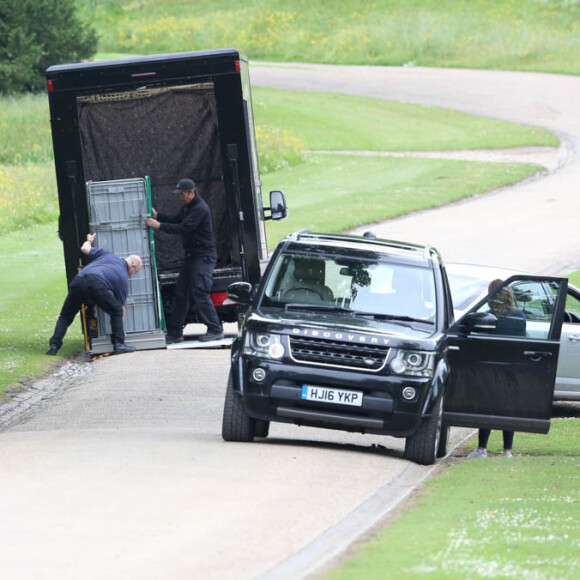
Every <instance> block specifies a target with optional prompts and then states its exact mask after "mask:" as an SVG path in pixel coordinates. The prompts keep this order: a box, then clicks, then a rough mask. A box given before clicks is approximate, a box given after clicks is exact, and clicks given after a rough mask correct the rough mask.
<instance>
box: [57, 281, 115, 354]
mask: <svg viewBox="0 0 580 580" xmlns="http://www.w3.org/2000/svg"><path fill="white" fill-rule="evenodd" d="M86 302H92V303H93V304H96V305H97V306H98V307H99V308H100V309H101V310H103V311H104V312H106V313H107V314H108V315H109V316H110V317H111V341H112V343H113V344H118V343H124V342H125V330H124V328H123V307H122V305H121V304H120V302H119V301H118V300H117V299H116V298H115V295H114V294H113V292H112V291H111V290H109V288H107V286H106V285H105V284H104V283H103V282H102V281H101V280H99V278H97V277H96V276H91V275H90V274H87V275H85V276H76V277H75V278H74V279H73V281H72V282H71V283H70V286H69V288H68V295H67V297H66V299H65V301H64V304H63V305H62V309H61V311H60V316H59V317H58V320H57V322H56V326H55V328H54V334H53V335H52V337H51V339H50V344H51V345H52V344H54V345H56V346H57V347H58V348H60V347H61V346H62V339H63V338H64V335H65V334H66V331H67V330H68V327H69V326H70V325H71V324H72V321H73V320H74V318H75V316H76V315H77V312H78V311H79V310H80V309H81V306H82V304H83V303H86Z"/></svg>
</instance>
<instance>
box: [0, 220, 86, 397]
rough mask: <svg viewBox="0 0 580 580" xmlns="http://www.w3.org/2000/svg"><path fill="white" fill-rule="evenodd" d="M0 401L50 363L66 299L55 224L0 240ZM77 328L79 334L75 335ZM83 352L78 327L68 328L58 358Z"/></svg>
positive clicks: (42, 370)
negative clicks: (52, 339) (51, 341)
mask: <svg viewBox="0 0 580 580" xmlns="http://www.w3.org/2000/svg"><path fill="white" fill-rule="evenodd" d="M0 262H1V263H2V268H3V270H4V272H5V275H4V276H3V277H1V278H0V295H1V296H2V301H1V302H0V397H1V396H2V395H3V394H4V393H5V392H6V389H7V388H8V387H9V386H11V385H18V383H19V381H22V380H26V379H27V378H30V377H33V376H37V375H38V374H41V373H43V372H44V371H46V370H47V369H48V368H50V366H51V365H52V364H54V361H55V359H54V357H48V356H46V355H45V354H44V353H45V352H46V349H47V348H48V339H49V338H50V336H51V335H52V331H53V329H54V324H55V322H56V318H57V316H58V313H59V310H60V307H61V305H62V302H63V300H64V298H65V296H66V278H65V273H64V267H63V257H62V245H61V242H60V240H59V239H58V238H57V235H56V224H55V223H50V224H46V225H41V226H33V227H29V228H27V229H26V230H24V231H20V232H13V233H11V234H8V235H5V236H2V237H0ZM75 329H77V330H78V332H75ZM82 349H83V341H82V335H81V334H80V326H79V325H78V324H77V323H76V322H75V323H74V324H73V326H71V328H70V330H69V333H68V334H67V337H66V339H65V344H64V346H63V348H62V349H61V351H59V358H61V357H60V353H62V354H63V355H65V356H66V355H68V354H72V353H74V352H78V351H80V350H82Z"/></svg>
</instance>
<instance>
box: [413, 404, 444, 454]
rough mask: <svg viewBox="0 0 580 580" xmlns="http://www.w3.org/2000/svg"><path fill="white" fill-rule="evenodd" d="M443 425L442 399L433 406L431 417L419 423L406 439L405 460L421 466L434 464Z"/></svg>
mask: <svg viewBox="0 0 580 580" xmlns="http://www.w3.org/2000/svg"><path fill="white" fill-rule="evenodd" d="M442 423H443V397H439V400H438V401H437V403H436V404H435V407H434V409H433V412H432V413H431V416H430V417H429V418H428V419H426V420H425V421H423V423H421V425H420V427H419V428H418V429H417V431H415V433H413V435H410V436H409V437H407V441H406V442H405V453H404V457H405V459H410V460H411V461H414V462H415V463H419V464H421V465H431V464H433V463H435V459H436V458H437V451H438V450H439V439H440V436H441V426H442Z"/></svg>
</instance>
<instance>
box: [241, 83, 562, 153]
mask: <svg viewBox="0 0 580 580" xmlns="http://www.w3.org/2000/svg"><path fill="white" fill-rule="evenodd" d="M252 101H253V105H254V113H255V117H256V119H258V120H259V121H260V122H264V123H266V124H267V125H271V126H276V127H281V128H285V129H291V130H292V131H293V132H294V133H296V134H297V135H299V136H300V137H302V138H303V139H304V140H305V142H306V146H307V147H308V148H309V149H330V150H336V151H365V150H367V151H437V150H453V149H488V148H490V149H501V148H507V147H523V146H528V145H547V146H552V147H557V146H558V145H559V140H558V138H557V137H556V136H555V135H554V134H552V133H550V132H549V131H546V130H545V129H538V128H535V127H528V126H526V125H517V124H514V123H507V122H505V121H495V120H492V119H485V118H483V117H477V116H474V115H468V114H467V113H459V112H457V111H450V110H448V109H442V108H440V107H426V106H423V105H412V104H408V103H398V102H395V101H385V100H383V99H374V98H369V97H355V96H350V95H339V94H336V93H313V92H307V91H283V90H280V89H269V88H268V89H266V88H262V87H253V88H252Z"/></svg>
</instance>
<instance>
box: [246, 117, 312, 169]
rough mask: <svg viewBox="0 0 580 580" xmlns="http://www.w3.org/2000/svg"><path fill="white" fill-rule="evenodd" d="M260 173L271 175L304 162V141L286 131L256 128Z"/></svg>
mask: <svg viewBox="0 0 580 580" xmlns="http://www.w3.org/2000/svg"><path fill="white" fill-rule="evenodd" d="M256 141H257V147H258V152H259V158H260V171H261V172H262V173H270V172H272V171H277V170H278V169H282V168H283V167H290V166H292V165H298V164H300V163H302V162H303V161H304V153H305V151H304V149H305V147H304V141H303V140H302V139H301V138H300V137H297V136H295V135H293V134H292V133H290V132H289V131H286V130H285V129H276V128H273V127H269V126H267V125H263V124H262V125H257V126H256Z"/></svg>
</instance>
